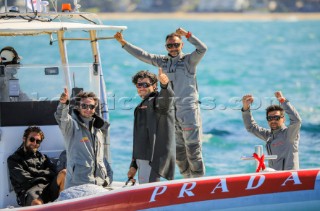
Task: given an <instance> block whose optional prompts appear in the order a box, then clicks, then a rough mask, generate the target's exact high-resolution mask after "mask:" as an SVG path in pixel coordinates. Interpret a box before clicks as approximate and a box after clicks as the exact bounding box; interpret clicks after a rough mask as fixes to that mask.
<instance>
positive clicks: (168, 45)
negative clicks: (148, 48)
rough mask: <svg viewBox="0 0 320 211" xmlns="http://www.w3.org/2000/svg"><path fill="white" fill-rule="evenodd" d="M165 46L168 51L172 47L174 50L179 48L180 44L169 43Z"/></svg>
mask: <svg viewBox="0 0 320 211" xmlns="http://www.w3.org/2000/svg"><path fill="white" fill-rule="evenodd" d="M166 46H167V48H169V49H171V48H173V46H174V47H175V48H179V46H180V43H169V44H166Z"/></svg>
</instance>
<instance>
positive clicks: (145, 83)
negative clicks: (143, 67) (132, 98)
mask: <svg viewBox="0 0 320 211" xmlns="http://www.w3.org/2000/svg"><path fill="white" fill-rule="evenodd" d="M149 86H151V84H149V83H147V82H141V83H136V87H137V88H141V87H143V88H148V87H149Z"/></svg>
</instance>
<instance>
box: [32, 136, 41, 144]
mask: <svg viewBox="0 0 320 211" xmlns="http://www.w3.org/2000/svg"><path fill="white" fill-rule="evenodd" d="M29 141H30V142H32V143H33V142H35V141H36V143H37V144H41V142H42V140H40V139H35V138H34V137H30V138H29Z"/></svg>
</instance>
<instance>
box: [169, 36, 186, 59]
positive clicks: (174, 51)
mask: <svg viewBox="0 0 320 211" xmlns="http://www.w3.org/2000/svg"><path fill="white" fill-rule="evenodd" d="M168 44H172V45H173V46H169V47H171V48H169V47H168ZM175 44H180V45H179V46H175ZM182 48H183V42H182V40H181V39H180V38H179V37H176V36H174V37H171V38H168V39H167V41H166V49H167V51H168V53H169V54H170V55H171V56H173V57H176V56H178V55H179V54H180V52H181V51H182Z"/></svg>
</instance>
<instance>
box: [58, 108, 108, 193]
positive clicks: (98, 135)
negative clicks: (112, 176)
mask: <svg viewBox="0 0 320 211" xmlns="http://www.w3.org/2000/svg"><path fill="white" fill-rule="evenodd" d="M77 113H78V112H76V111H75V110H74V111H73V112H72V115H69V105H66V104H61V103H59V105H58V108H57V111H56V113H55V118H56V120H57V122H58V124H59V127H60V130H61V132H62V135H63V136H64V140H65V145H66V150H67V178H66V184H65V188H68V187H72V186H77V185H82V184H87V183H91V184H96V185H100V186H106V185H108V184H109V178H108V176H107V170H106V167H105V165H104V163H103V158H104V151H103V144H104V135H103V133H102V131H101V130H102V129H107V128H108V126H109V124H108V123H107V122H105V123H104V125H103V126H102V128H100V129H99V128H96V127H94V125H95V123H94V122H95V121H97V120H96V118H93V127H92V128H91V131H90V130H89V128H88V127H87V126H86V124H85V123H83V122H82V121H81V117H79V115H78V114H77Z"/></svg>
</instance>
